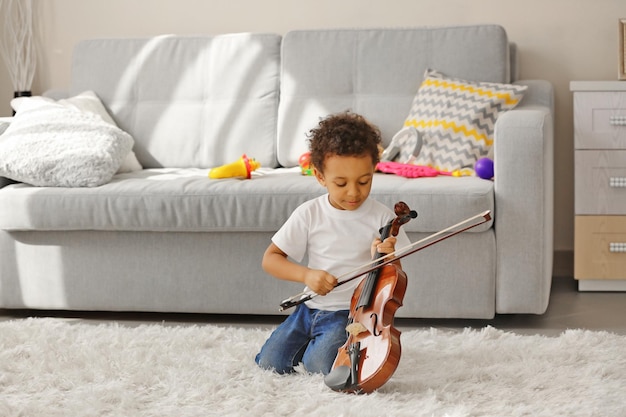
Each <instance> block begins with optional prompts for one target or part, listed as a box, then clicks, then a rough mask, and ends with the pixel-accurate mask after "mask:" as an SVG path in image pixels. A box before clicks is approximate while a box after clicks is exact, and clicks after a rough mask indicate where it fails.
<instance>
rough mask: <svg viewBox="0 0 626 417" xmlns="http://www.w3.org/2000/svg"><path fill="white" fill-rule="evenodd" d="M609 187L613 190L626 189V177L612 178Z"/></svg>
mask: <svg viewBox="0 0 626 417" xmlns="http://www.w3.org/2000/svg"><path fill="white" fill-rule="evenodd" d="M609 187H611V188H623V187H626V177H611V178H609Z"/></svg>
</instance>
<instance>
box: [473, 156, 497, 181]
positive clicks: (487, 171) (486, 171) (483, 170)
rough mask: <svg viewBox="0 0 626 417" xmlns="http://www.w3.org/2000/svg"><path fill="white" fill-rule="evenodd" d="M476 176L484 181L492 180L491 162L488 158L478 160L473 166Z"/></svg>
mask: <svg viewBox="0 0 626 417" xmlns="http://www.w3.org/2000/svg"><path fill="white" fill-rule="evenodd" d="M474 171H476V175H478V176H479V177H480V178H482V179H485V180H490V179H491V178H493V161H492V160H491V159H489V158H480V159H479V160H478V161H476V163H475V164H474Z"/></svg>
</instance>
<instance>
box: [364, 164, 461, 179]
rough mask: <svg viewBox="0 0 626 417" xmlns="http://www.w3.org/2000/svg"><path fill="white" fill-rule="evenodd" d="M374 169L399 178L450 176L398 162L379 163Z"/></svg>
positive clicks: (431, 169) (429, 168) (449, 173)
mask: <svg viewBox="0 0 626 417" xmlns="http://www.w3.org/2000/svg"><path fill="white" fill-rule="evenodd" d="M376 168H377V169H378V170H379V171H381V172H384V173H386V174H396V175H400V176H401V177H407V178H418V177H436V176H437V175H452V173H451V172H447V171H439V170H437V169H435V168H431V167H429V166H425V165H412V164H401V163H399V162H379V163H378V165H376Z"/></svg>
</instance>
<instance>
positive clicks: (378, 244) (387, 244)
mask: <svg viewBox="0 0 626 417" xmlns="http://www.w3.org/2000/svg"><path fill="white" fill-rule="evenodd" d="M396 241H397V239H396V238H395V237H393V236H389V237H388V238H387V239H385V240H384V241H381V240H380V239H378V238H376V239H374V241H373V242H372V258H374V256H375V255H376V252H378V253H382V254H384V255H386V254H388V253H391V252H393V251H395V250H396ZM393 263H394V264H396V265H398V267H400V268H402V264H400V259H396V260H395V261H393Z"/></svg>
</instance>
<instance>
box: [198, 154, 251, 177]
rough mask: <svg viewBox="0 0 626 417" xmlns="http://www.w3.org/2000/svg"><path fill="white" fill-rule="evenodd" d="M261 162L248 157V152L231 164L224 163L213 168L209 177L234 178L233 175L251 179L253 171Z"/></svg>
mask: <svg viewBox="0 0 626 417" xmlns="http://www.w3.org/2000/svg"><path fill="white" fill-rule="evenodd" d="M260 166H261V164H260V163H259V162H257V161H256V160H255V159H254V158H248V157H247V156H246V154H243V155H242V156H241V158H239V159H238V160H236V161H235V162H231V163H230V164H226V165H222V166H220V167H217V168H212V169H211V170H210V171H209V178H212V179H218V178H232V177H244V178H246V179H250V177H251V176H252V175H251V174H252V171H254V170H255V169H257V168H259V167H260Z"/></svg>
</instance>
